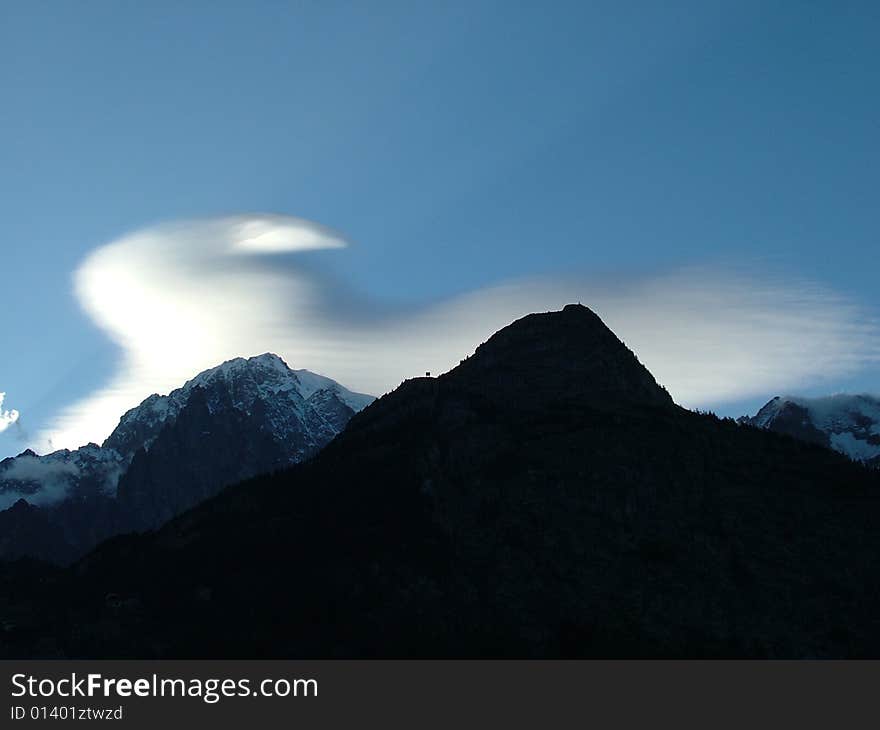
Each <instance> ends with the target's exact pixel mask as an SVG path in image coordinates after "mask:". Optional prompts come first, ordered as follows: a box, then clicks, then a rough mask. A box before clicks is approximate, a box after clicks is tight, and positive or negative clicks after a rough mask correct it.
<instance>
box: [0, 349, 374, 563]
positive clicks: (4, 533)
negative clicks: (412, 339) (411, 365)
mask: <svg viewBox="0 0 880 730" xmlns="http://www.w3.org/2000/svg"><path fill="white" fill-rule="evenodd" d="M371 400H372V397H370V396H366V395H362V394H359V393H352V392H351V391H349V390H346V389H345V388H343V387H342V386H341V385H339V384H338V383H336V382H335V381H333V380H330V379H329V378H325V377H323V376H320V375H316V374H315V373H311V372H309V371H307V370H291V369H290V368H289V367H288V366H287V365H286V364H285V363H284V361H283V360H282V359H281V358H279V357H278V356H277V355H272V354H265V355H260V356H258V357H252V358H249V359H247V360H245V359H243V358H237V359H235V360H230V361H228V362H225V363H223V364H222V365H220V366H218V367H216V368H213V369H211V370H206V371H205V372H203V373H201V374H199V375H198V376H196V377H195V378H193V379H192V380H190V381H188V382H187V383H186V384H185V385H184V386H183V387H181V388H178V389H177V390H174V391H173V392H171V393H170V394H169V395H165V396H160V395H151V396H150V397H149V398H147V399H146V400H145V401H144V402H143V403H141V404H140V405H139V406H138V407H136V408H133V409H132V410H130V411H128V412H127V413H125V414H124V415H123V416H122V418H121V419H120V421H119V425H118V426H117V427H116V429H115V430H114V431H113V433H112V434H111V435H110V436H109V437H108V438H107V440H106V441H105V442H104V443H103V445H101V446H98V445H96V444H89V445H87V446H83V447H81V448H79V449H76V450H74V451H69V450H63V451H57V452H55V453H52V454H48V455H46V456H38V455H36V454H34V453H33V452H32V451H26V452H24V453H22V454H20V455H19V456H17V457H13V458H10V459H5V460H3V461H2V462H0V505H2V506H3V507H6V508H7V509H6V510H5V511H3V512H0V556H3V557H6V558H14V557H18V556H22V555H30V556H34V557H41V558H44V559H49V560H54V561H60V562H64V561H69V560H71V559H74V558H76V557H78V556H79V555H81V554H82V553H83V552H85V551H86V550H88V549H91V548H92V547H94V546H95V545H96V544H97V543H98V542H99V541H100V540H103V539H105V538H107V537H109V536H111V535H115V534H118V533H120V532H126V531H132V530H142V529H151V528H154V527H157V526H158V525H160V524H161V523H163V522H165V521H167V520H168V519H170V518H171V517H173V516H174V515H176V514H179V513H180V512H182V511H183V510H185V509H187V508H189V507H192V506H193V505H194V504H197V503H198V502H199V501H201V500H203V499H206V498H207V497H210V496H212V495H214V494H216V493H217V492H218V491H220V489H222V488H223V487H224V486H226V485H228V484H231V483H233V482H236V481H240V480H242V479H246V478H248V477H251V476H254V475H256V474H260V473H262V472H267V471H273V470H278V469H281V468H284V467H286V466H289V465H291V464H295V463H297V462H299V461H302V460H304V459H307V458H309V457H311V456H312V455H314V454H315V453H317V451H318V450H319V449H321V448H322V447H323V446H325V445H326V444H327V443H328V442H329V441H330V440H331V439H333V438H334V437H335V436H336V434H338V433H339V432H340V431H341V430H342V429H343V428H344V427H345V425H346V424H347V423H348V420H349V419H350V418H351V417H352V415H354V413H355V412H356V411H358V410H361V409H362V408H363V407H364V406H365V405H367V404H368V403H369V402H370V401H371ZM22 500H23V501H24V505H22V504H20V502H21V501H22ZM44 526H48V527H44ZM49 527H50V528H51V530H50V532H52V534H53V538H52V539H51V540H48V539H46V530H47V529H49ZM13 535H14V537H13Z"/></svg>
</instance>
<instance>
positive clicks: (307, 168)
mask: <svg viewBox="0 0 880 730" xmlns="http://www.w3.org/2000/svg"><path fill="white" fill-rule="evenodd" d="M878 37H880V5H878V4H877V3H873V2H863V3H860V2H840V3H828V2H824V3H819V2H806V1H804V2H778V3H766V2H748V1H743V0H740V1H737V2H711V1H710V0H703V1H701V2H680V3H677V2H668V3H657V2H645V3H639V2H585V1H581V2H572V3H567V2H563V1H561V0H560V1H558V2H554V3H537V2H534V3H526V2H515V3H512V2H498V3H494V2H475V1H473V0H471V1H469V2H462V3H456V2H442V3H440V2H431V3H428V2H405V3H404V2H401V3H397V2H390V1H388V2H385V1H380V2H375V3H335V2H330V1H329V0H323V1H322V2H258V1H255V2H248V3H244V2H235V3H227V2H218V1H214V2H193V1H190V2H186V1H184V2H181V1H180V0H177V1H176V2H161V1H159V0H157V1H155V2H151V3H138V2H123V1H116V0H114V1H112V2H100V1H98V0H89V1H88V2H83V3H63V2H40V1H39V0H24V1H22V2H16V1H15V0H0V93H2V97H0V277H2V279H0V282H2V283H0V292H2V305H0V306H2V308H0V327H2V330H0V331H2V346H0V392H2V393H4V394H5V396H4V397H3V398H2V399H0V457H2V456H6V455H11V454H15V453H18V452H20V451H21V450H23V449H24V448H25V447H26V446H29V447H32V448H34V449H35V450H37V451H38V452H45V451H47V450H48V449H49V448H57V447H61V446H68V447H74V446H76V445H78V443H81V442H85V441H89V440H93V441H100V440H102V439H103V438H104V437H105V436H106V435H107V432H108V429H109V428H112V425H113V423H115V420H117V419H118V417H119V415H121V411H122V410H125V409H126V408H130V407H133V406H135V405H137V403H138V402H139V400H140V399H141V398H142V397H145V396H146V395H148V394H149V393H150V392H153V391H154V390H158V391H160V392H167V390H168V389H170V388H172V387H175V386H176V385H180V384H182V382H183V381H184V380H186V379H187V378H188V377H191V376H193V375H195V374H196V372H198V369H201V368H203V367H209V366H211V365H214V364H218V362H219V361H220V360H221V359H223V358H226V357H232V356H236V355H241V356H248V355H254V354H259V353H260V352H263V351H266V350H273V351H279V354H281V355H282V356H283V357H285V359H286V360H287V361H288V362H289V363H290V364H291V365H292V366H294V367H304V368H309V369H312V370H315V371H317V372H321V373H323V374H325V375H328V376H330V377H334V378H337V379H339V380H340V381H341V382H343V383H344V384H346V385H349V386H351V387H354V388H357V389H361V390H366V391H368V392H373V393H377V394H380V393H381V392H385V391H386V390H388V389H390V388H392V387H394V386H395V385H396V384H397V383H398V382H400V379H401V378H403V377H407V376H409V375H416V374H419V373H420V372H421V371H425V370H432V371H436V372H441V371H442V370H443V369H444V368H446V367H449V366H451V365H454V364H455V363H457V362H458V359H460V358H461V357H463V356H464V355H466V354H467V353H468V352H469V350H470V349H472V347H473V345H476V344H478V343H479V342H480V341H482V340H484V339H485V338H486V337H487V336H488V335H489V334H491V332H492V331H493V330H492V329H491V328H495V329H497V327H499V326H502V325H503V324H504V323H505V322H506V321H509V319H510V318H512V317H513V316H519V315H520V314H523V313H525V312H526V311H530V310H532V309H537V308H545V309H550V308H558V307H561V306H562V305H563V304H564V303H565V301H566V300H567V299H579V300H581V301H583V303H584V304H586V305H588V306H591V307H593V308H594V309H595V310H596V311H597V312H598V313H599V314H600V315H602V316H603V318H604V319H605V320H606V321H607V322H608V323H609V325H610V326H612V328H613V329H614V330H615V331H616V332H617V334H618V335H619V336H620V337H621V338H622V339H623V340H624V341H625V342H626V343H627V344H628V345H629V346H630V347H632V348H633V349H634V351H635V352H636V354H637V355H639V357H640V358H641V359H642V361H643V362H644V363H645V364H646V365H647V366H648V367H649V368H650V369H651V370H652V372H654V373H655V375H657V377H658V379H659V380H660V381H661V382H663V383H664V384H665V385H667V386H668V387H669V388H670V391H671V392H672V394H673V396H675V397H676V399H677V400H678V401H679V402H682V403H683V404H685V405H688V406H690V407H700V408H707V409H713V410H715V411H717V412H719V413H722V414H725V415H740V414H742V413H746V412H754V410H755V409H756V408H757V407H759V406H760V405H761V404H762V403H763V402H765V401H766V400H768V399H769V398H770V397H772V396H773V395H776V394H778V393H780V392H792V393H794V392H797V393H802V394H811V395H816V394H821V393H830V392H842V391H847V392H850V391H851V392H865V391H866V392H875V393H876V392H877V391H880V385H878V379H880V377H878V376H880V357H878V352H880V349H878V342H880V337H878V335H877V333H876V325H875V322H876V321H877V320H878V319H880V287H877V284H876V282H877V273H878V270H877V264H876V261H877V251H878V245H880V242H878V222H877V215H876V211H877V210H878V209H880V205H878V203H880V200H878V197H880V185H878V175H880V172H878V171H880V144H878V131H880V95H878V94H877V93H876V90H877V89H878V88H880V60H878V58H877V51H876V39H877V38H878ZM218 358H219V359H218Z"/></svg>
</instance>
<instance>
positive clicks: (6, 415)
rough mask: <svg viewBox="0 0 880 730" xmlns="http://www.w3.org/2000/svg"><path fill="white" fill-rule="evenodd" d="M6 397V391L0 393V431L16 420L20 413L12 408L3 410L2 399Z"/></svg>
mask: <svg viewBox="0 0 880 730" xmlns="http://www.w3.org/2000/svg"><path fill="white" fill-rule="evenodd" d="M5 399H6V393H0V433H3V432H4V431H5V430H6V429H7V428H9V427H10V426H11V425H12V424H13V423H15V422H16V421H18V419H19V416H21V414H20V413H19V412H18V411H16V410H15V409H12V410H11V411H4V410H3V401H4V400H5Z"/></svg>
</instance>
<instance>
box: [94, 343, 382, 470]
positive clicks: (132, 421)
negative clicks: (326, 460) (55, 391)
mask: <svg viewBox="0 0 880 730" xmlns="http://www.w3.org/2000/svg"><path fill="white" fill-rule="evenodd" d="M197 391H200V392H201V393H202V395H204V398H205V403H206V406H207V408H208V411H209V413H212V414H213V413H218V412H223V411H226V410H229V409H234V410H237V411H241V412H243V413H245V414H247V415H250V414H251V412H252V411H254V410H255V409H257V410H260V411H264V412H265V414H266V418H267V420H268V424H267V428H268V430H269V431H270V432H272V434H273V435H274V436H276V437H277V438H279V439H284V438H286V437H287V436H288V435H289V432H290V430H291V427H292V426H293V425H294V422H303V421H312V422H314V423H318V424H320V423H322V422H325V421H328V420H329V421H331V422H332V426H330V427H329V431H332V433H330V437H331V438H332V436H334V435H335V434H336V433H338V432H339V431H340V430H341V428H342V427H343V426H344V425H345V423H341V422H340V421H341V420H342V419H340V414H339V413H338V407H337V403H336V402H337V401H338V402H339V403H341V404H342V405H343V406H344V407H346V408H349V409H351V413H349V414H348V416H349V417H350V416H351V415H352V414H353V413H356V412H358V411H360V410H362V409H363V408H365V407H366V406H367V405H369V404H370V403H371V402H372V401H373V400H374V399H373V397H372V396H368V395H364V394H362V393H354V392H352V391H350V390H348V389H347V388H345V387H343V386H342V385H340V384H339V383H337V382H336V381H334V380H331V379H330V378H326V377H324V376H321V375H316V374H315V373H311V372H309V371H308V370H296V371H295V370H292V369H291V368H290V367H288V365H287V363H285V362H284V360H282V359H281V358H280V357H279V356H278V355H275V354H273V353H264V354H262V355H257V356H255V357H250V358H242V357H238V358H234V359H232V360H227V361H226V362H224V363H222V364H221V365H218V366H217V367H214V368H211V369H209V370H205V371H204V372H201V373H199V374H198V375H196V376H195V377H194V378H192V379H191V380H188V381H187V382H186V383H185V384H184V385H183V386H182V387H180V388H178V389H177V390H174V391H172V392H171V393H169V394H168V395H165V396H163V395H151V396H150V397H149V398H147V399H146V400H144V402H143V403H141V404H140V405H139V406H138V407H137V408H133V409H132V410H130V411H128V412H127V413H126V414H125V415H124V416H123V417H122V418H121V419H120V421H119V425H118V426H117V428H116V429H115V430H114V432H113V433H112V434H111V435H110V436H109V437H108V439H107V440H106V441H105V442H104V446H105V447H109V448H113V449H115V450H117V451H118V452H119V453H121V454H122V455H123V456H125V457H129V458H130V457H131V455H132V454H133V453H134V452H135V451H136V450H137V449H138V448H141V447H144V448H149V446H150V445H151V444H152V442H153V441H154V440H155V438H156V436H157V435H158V434H159V432H160V431H161V430H162V429H163V428H164V427H165V425H166V424H167V423H169V422H171V421H173V420H174V419H176V418H177V417H178V416H179V414H180V412H181V411H182V410H183V409H184V408H185V407H186V406H187V405H188V404H189V403H190V401H191V399H192V397H193V395H194V394H195V393H196V392H197ZM318 393H321V394H322V396H321V397H320V398H317V399H314V400H310V399H313V397H314V396H315V395H316V394H318ZM322 404H323V405H322ZM322 409H323V410H326V411H327V412H326V413H323V412H322ZM315 411H317V412H315ZM347 420H348V419H347V418H345V419H344V421H345V422H347ZM320 430H322V431H323V433H322V434H320V435H319V436H318V438H316V439H314V440H313V441H314V442H315V443H318V442H322V441H326V439H327V433H328V429H327V428H320ZM300 456H302V455H300ZM294 458H295V460H296V457H294Z"/></svg>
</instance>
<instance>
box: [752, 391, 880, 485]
mask: <svg viewBox="0 0 880 730" xmlns="http://www.w3.org/2000/svg"><path fill="white" fill-rule="evenodd" d="M740 422H741V423H746V424H748V425H750V426H756V427H757V428H764V429H767V430H769V431H775V432H776V433H784V434H787V435H788V436H793V437H794V438H798V439H801V440H803V441H808V442H810V443H814V444H820V445H822V446H825V447H826V448H829V449H834V450H835V451H839V452H840V453H841V454H845V455H846V456H848V457H849V458H851V459H853V460H854V461H860V462H863V463H865V464H867V465H868V466H873V467H875V468H877V467H880V400H878V399H877V398H875V397H874V396H870V395H843V394H841V395H831V396H826V397H824V398H800V397H794V396H786V397H784V398H781V397H778V396H777V397H776V398H774V399H773V400H771V401H770V402H769V403H767V404H766V405H765V406H764V407H763V408H761V410H760V411H758V413H757V414H755V415H754V416H753V417H751V418H748V417H746V418H741V419H740Z"/></svg>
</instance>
